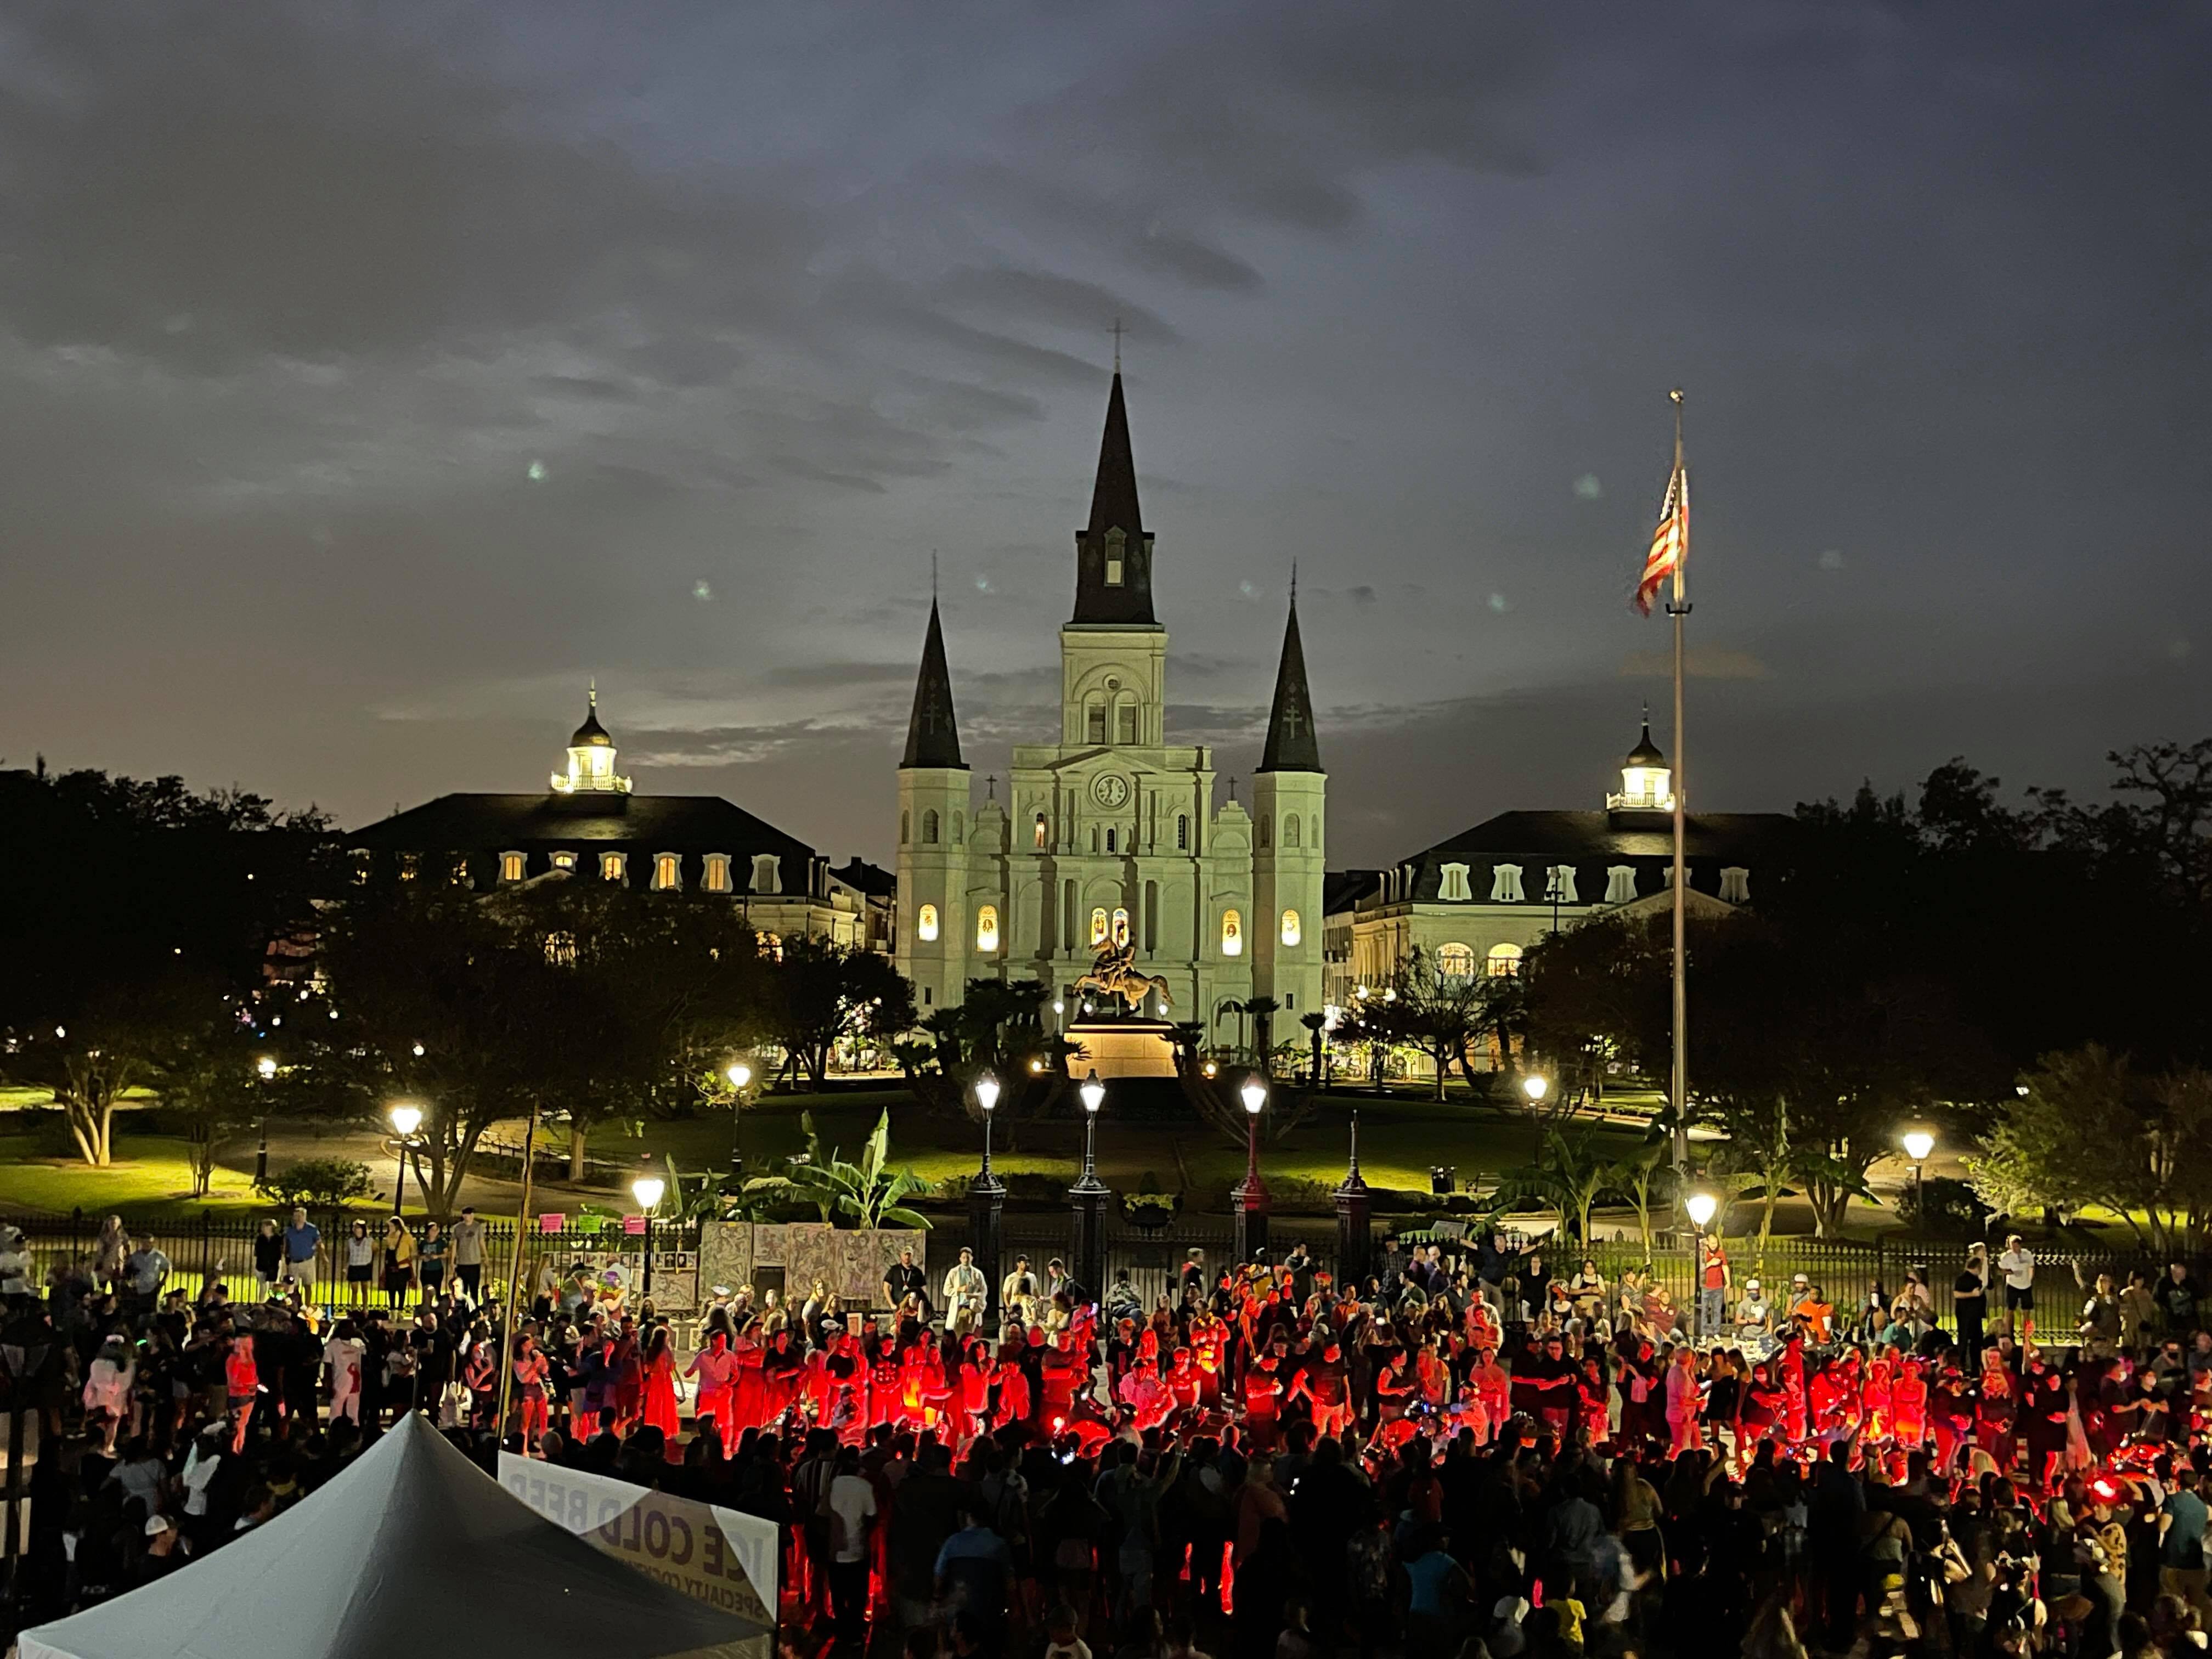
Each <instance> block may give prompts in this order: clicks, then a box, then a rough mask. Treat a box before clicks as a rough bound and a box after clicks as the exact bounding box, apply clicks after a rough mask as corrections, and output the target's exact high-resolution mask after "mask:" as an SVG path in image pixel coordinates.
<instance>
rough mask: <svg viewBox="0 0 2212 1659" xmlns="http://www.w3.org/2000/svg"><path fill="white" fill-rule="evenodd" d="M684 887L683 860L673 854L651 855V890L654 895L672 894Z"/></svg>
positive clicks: (678, 855)
mask: <svg viewBox="0 0 2212 1659" xmlns="http://www.w3.org/2000/svg"><path fill="white" fill-rule="evenodd" d="M683 885H684V860H683V858H682V856H681V855H680V854H675V853H655V854H653V891H655V892H656V893H672V892H676V891H678V890H680V889H681V888H682V887H683Z"/></svg>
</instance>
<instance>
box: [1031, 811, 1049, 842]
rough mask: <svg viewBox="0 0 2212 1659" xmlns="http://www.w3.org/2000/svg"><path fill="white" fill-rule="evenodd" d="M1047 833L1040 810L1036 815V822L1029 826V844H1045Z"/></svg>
mask: <svg viewBox="0 0 2212 1659" xmlns="http://www.w3.org/2000/svg"><path fill="white" fill-rule="evenodd" d="M1047 834H1048V831H1047V829H1046V827H1045V821H1044V814H1043V813H1042V812H1040V813H1038V814H1037V815H1036V823H1035V824H1033V825H1032V826H1031V828H1030V844H1031V845H1032V846H1036V847H1042V846H1043V845H1044V844H1045V838H1046V836H1047Z"/></svg>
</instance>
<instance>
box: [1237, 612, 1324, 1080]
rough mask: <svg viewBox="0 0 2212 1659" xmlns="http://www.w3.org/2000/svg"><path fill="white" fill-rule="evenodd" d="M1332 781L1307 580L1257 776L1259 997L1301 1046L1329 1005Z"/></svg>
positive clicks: (1278, 1027)
mask: <svg viewBox="0 0 2212 1659" xmlns="http://www.w3.org/2000/svg"><path fill="white" fill-rule="evenodd" d="M1327 806H1328V775H1327V774H1326V773H1324V772H1323V771H1322V768H1321V744H1320V741H1319V739H1318V738H1316V736H1315V733H1314V719H1313V694H1312V693H1311V692H1310V690H1307V688H1306V653H1305V647H1304V643H1303V642H1302V641H1300V639H1299V637H1298V597H1297V578H1296V577H1295V576H1294V577H1292V578H1291V614H1290V618H1289V620H1288V621H1287V622H1285V624H1284V626H1283V655H1282V660H1281V661H1280V662H1279V664H1278V665H1277V666H1276V669H1275V700H1274V702H1273V705H1272V706H1271V707H1270V708H1269V709H1268V711H1267V747H1266V749H1265V750H1263V751H1262V753H1261V757H1260V769H1259V770H1258V771H1257V772H1256V773H1255V774H1254V775H1253V778H1252V817H1253V843H1252V902H1253V910H1254V913H1255V914H1254V915H1253V919H1252V989H1253V993H1254V994H1255V996H1262V997H1273V999H1274V1000H1276V1001H1277V1002H1279V1003H1280V1004H1281V1005H1282V1007H1281V1011H1280V1012H1279V1013H1278V1014H1277V1015H1276V1016H1275V1018H1274V1020H1273V1028H1272V1030H1271V1033H1270V1040H1271V1041H1272V1042H1284V1041H1285V1040H1290V1041H1295V1040H1296V1039H1297V1035H1298V1030H1297V1022H1298V1020H1299V1019H1300V1018H1302V1017H1304V1015H1306V1014H1309V1013H1313V1012H1318V1011H1319V1009H1320V1008H1321V1006H1322V817H1323V816H1324V813H1325V811H1326V809H1327Z"/></svg>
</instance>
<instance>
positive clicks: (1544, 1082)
mask: <svg viewBox="0 0 2212 1659" xmlns="http://www.w3.org/2000/svg"><path fill="white" fill-rule="evenodd" d="M1521 1092H1522V1094H1524V1095H1526V1096H1528V1103H1529V1104H1530V1105H1531V1106H1541V1105H1542V1104H1543V1103H1544V1097H1545V1096H1546V1095H1547V1094H1549V1093H1551V1092H1552V1082H1551V1079H1549V1078H1547V1077H1546V1076H1545V1075H1544V1074H1543V1073H1541V1072H1536V1073H1530V1074H1529V1075H1528V1076H1527V1077H1525V1078H1523V1079H1521ZM1585 1242H1587V1241H1585Z"/></svg>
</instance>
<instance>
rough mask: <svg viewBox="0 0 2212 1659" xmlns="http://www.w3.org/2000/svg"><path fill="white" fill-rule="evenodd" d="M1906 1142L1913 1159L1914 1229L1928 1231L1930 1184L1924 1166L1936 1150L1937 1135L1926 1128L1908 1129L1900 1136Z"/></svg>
mask: <svg viewBox="0 0 2212 1659" xmlns="http://www.w3.org/2000/svg"><path fill="white" fill-rule="evenodd" d="M1899 1139H1901V1140H1902V1141H1903V1142H1904V1143H1905V1156H1906V1157H1907V1158H1911V1160H1912V1231H1914V1232H1916V1233H1924V1232H1926V1231H1928V1186H1927V1182H1926V1181H1925V1180H1924V1179H1923V1169H1922V1166H1923V1164H1926V1163H1927V1162H1928V1155H1929V1153H1930V1152H1934V1151H1935V1150H1936V1137H1935V1136H1934V1135H1932V1134H1930V1133H1928V1131H1927V1130H1925V1129H1907V1130H1906V1131H1905V1133H1904V1134H1903V1135H1901V1136H1899Z"/></svg>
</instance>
